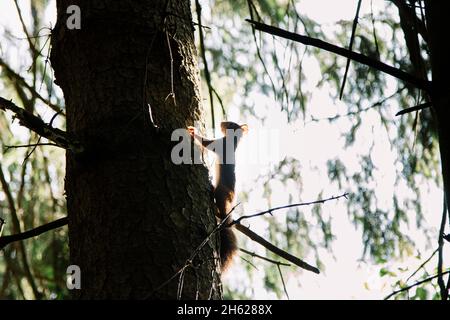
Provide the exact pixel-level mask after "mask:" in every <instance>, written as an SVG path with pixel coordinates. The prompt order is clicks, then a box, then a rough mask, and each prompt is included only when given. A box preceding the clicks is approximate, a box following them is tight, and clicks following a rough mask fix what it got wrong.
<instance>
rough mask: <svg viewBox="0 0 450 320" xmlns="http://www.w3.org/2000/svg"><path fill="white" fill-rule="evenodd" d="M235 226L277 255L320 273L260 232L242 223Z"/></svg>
mask: <svg viewBox="0 0 450 320" xmlns="http://www.w3.org/2000/svg"><path fill="white" fill-rule="evenodd" d="M235 228H236V229H237V230H239V231H240V232H242V233H243V234H245V235H246V236H247V237H249V238H250V239H252V240H253V241H255V242H257V243H259V244H260V245H262V246H263V247H265V248H266V249H267V250H270V251H272V252H273V253H275V254H276V255H278V256H280V257H282V258H284V259H286V260H287V261H289V262H292V263H293V264H295V265H296V266H298V267H300V268H302V269H305V270H308V271H312V272H314V273H320V271H319V269H317V268H316V267H313V266H311V265H310V264H308V263H306V262H305V261H303V260H301V259H299V258H297V257H295V256H293V255H291V254H290V253H288V252H286V251H284V250H281V249H280V248H278V247H276V246H274V245H273V244H271V243H270V242H268V241H267V240H265V239H263V238H262V237H261V236H259V235H258V234H256V233H255V232H253V231H251V230H250V229H249V228H247V227H245V226H243V225H242V224H240V223H235Z"/></svg>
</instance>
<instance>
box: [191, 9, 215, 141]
mask: <svg viewBox="0 0 450 320" xmlns="http://www.w3.org/2000/svg"><path fill="white" fill-rule="evenodd" d="M195 9H196V12H197V21H198V23H200V24H201V23H202V6H201V5H200V2H199V1H198V0H195ZM198 37H199V40H200V51H201V54H202V59H203V65H204V68H203V71H204V73H205V80H206V85H207V86H208V93H209V103H210V106H211V124H212V131H213V134H215V132H216V121H215V117H214V98H213V86H212V83H211V74H210V73H209V67H208V60H206V48H205V42H204V39H203V38H204V37H203V29H202V28H198Z"/></svg>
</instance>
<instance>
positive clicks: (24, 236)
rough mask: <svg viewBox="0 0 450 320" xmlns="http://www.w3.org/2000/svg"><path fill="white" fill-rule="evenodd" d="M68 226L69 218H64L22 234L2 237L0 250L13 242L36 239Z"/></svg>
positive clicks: (0, 238)
mask: <svg viewBox="0 0 450 320" xmlns="http://www.w3.org/2000/svg"><path fill="white" fill-rule="evenodd" d="M66 224H67V217H64V218H61V219H58V220H55V221H52V222H49V223H46V224H44V225H42V226H39V227H37V228H34V229H31V230H28V231H25V232H22V233H17V234H13V235H10V236H3V237H0V249H3V248H4V247H6V246H7V245H8V244H10V243H12V242H16V241H22V240H25V239H29V238H33V237H36V236H38V235H40V234H42V233H44V232H47V231H50V230H53V229H56V228H60V227H62V226H65V225H66Z"/></svg>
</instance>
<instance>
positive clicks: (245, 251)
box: [239, 248, 291, 267]
mask: <svg viewBox="0 0 450 320" xmlns="http://www.w3.org/2000/svg"><path fill="white" fill-rule="evenodd" d="M239 250H241V251H242V252H244V253H246V254H248V255H250V256H252V257H255V258H259V259H262V260H265V261H267V262H270V263H273V264H276V265H280V266H285V267H290V266H291V265H290V264H289V263H283V262H280V261H276V260H272V259H269V258H267V257H263V256H260V255H258V254H256V253H254V252H251V251H248V250H245V249H242V248H239Z"/></svg>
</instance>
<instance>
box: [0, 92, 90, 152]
mask: <svg viewBox="0 0 450 320" xmlns="http://www.w3.org/2000/svg"><path fill="white" fill-rule="evenodd" d="M0 109H1V110H4V111H6V110H10V111H12V112H13V113H14V115H15V117H16V118H18V119H19V123H20V124H21V125H22V126H24V127H26V128H28V129H30V130H31V131H34V132H36V133H37V134H38V135H40V136H42V137H44V138H47V139H48V140H50V141H53V142H54V143H55V144H57V145H58V146H59V147H61V148H64V149H68V150H70V151H72V152H73V153H75V154H79V153H82V152H83V151H84V148H83V147H82V146H81V144H80V143H79V142H78V141H74V140H72V139H70V138H69V137H68V135H67V133H66V132H65V131H63V130H60V129H57V128H53V127H52V126H50V125H48V124H46V123H45V122H44V121H43V120H42V119H41V118H39V117H37V116H35V115H33V114H32V113H31V112H28V111H27V110H25V109H23V108H20V107H18V106H17V105H15V104H14V103H13V102H12V101H10V100H6V99H4V98H2V97H0Z"/></svg>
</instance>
